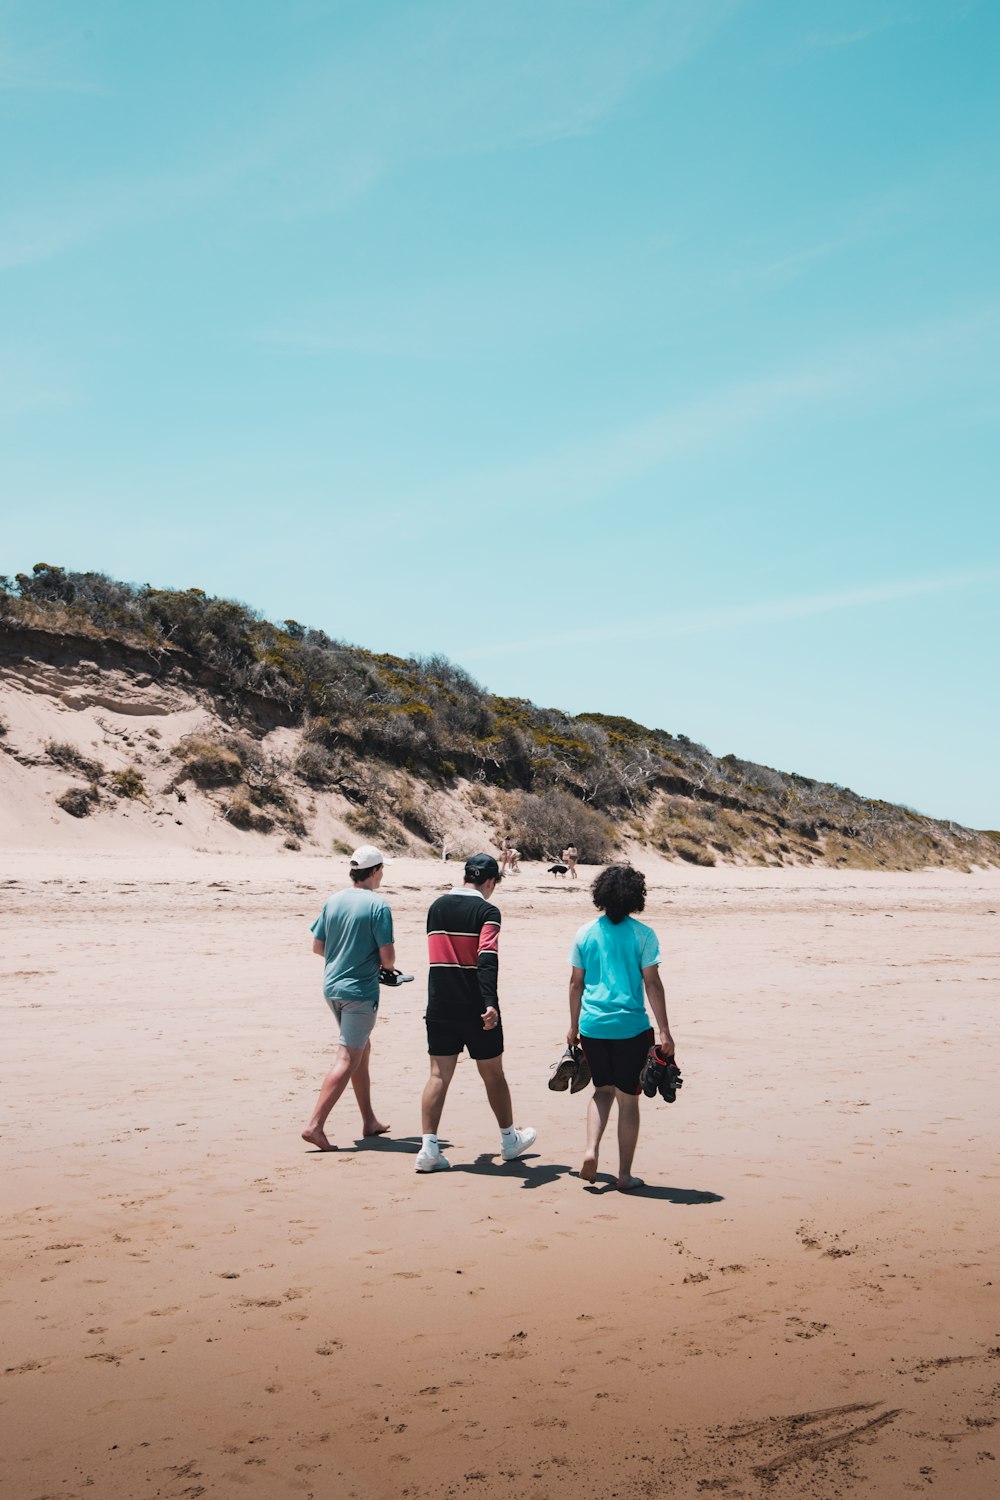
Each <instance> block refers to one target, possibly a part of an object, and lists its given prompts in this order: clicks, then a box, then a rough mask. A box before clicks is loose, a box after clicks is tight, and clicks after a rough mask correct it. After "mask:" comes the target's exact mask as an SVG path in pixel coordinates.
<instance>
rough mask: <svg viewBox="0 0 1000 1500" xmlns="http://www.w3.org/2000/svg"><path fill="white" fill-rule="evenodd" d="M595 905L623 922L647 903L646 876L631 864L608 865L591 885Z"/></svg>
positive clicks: (614, 919)
mask: <svg viewBox="0 0 1000 1500" xmlns="http://www.w3.org/2000/svg"><path fill="white" fill-rule="evenodd" d="M590 894H591V895H592V896H593V898H594V905H595V906H596V907H597V909H598V910H599V911H603V912H606V913H607V916H608V917H609V918H610V920H611V921H612V922H615V923H618V922H621V921H622V920H623V919H624V918H625V917H630V916H631V915H632V913H633V912H634V911H642V909H643V907H644V906H645V905H646V877H645V875H644V874H643V873H642V871H641V870H634V869H633V868H632V866H631V865H608V867H607V869H606V870H602V871H601V873H600V875H598V877H597V879H596V880H595V881H594V883H593V885H592V886H591V887H590Z"/></svg>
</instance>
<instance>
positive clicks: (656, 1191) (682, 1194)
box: [586, 1172, 725, 1208]
mask: <svg viewBox="0 0 1000 1500" xmlns="http://www.w3.org/2000/svg"><path fill="white" fill-rule="evenodd" d="M598 1179H599V1180H598V1181H597V1182H595V1183H594V1184H593V1185H592V1186H590V1187H588V1188H587V1189H586V1191H587V1192H588V1193H592V1194H594V1195H595V1196H596V1197H603V1195H604V1194H605V1193H617V1191H618V1189H617V1187H616V1186H615V1182H616V1179H615V1178H614V1177H612V1176H611V1174H610V1173H609V1172H599V1173H598ZM621 1196H622V1197H623V1198H658V1199H659V1200H660V1202H661V1203H677V1204H679V1205H681V1206H682V1207H683V1206H686V1207H688V1208H690V1207H693V1206H694V1205H695V1204H697V1203H723V1202H725V1199H724V1198H723V1196H722V1194H721V1193H703V1192H701V1191H700V1190H699V1189H698V1188H681V1187H654V1186H653V1185H652V1184H651V1183H648V1182H644V1183H643V1185H642V1187H639V1188H633V1189H632V1191H631V1192H629V1193H622V1195H621Z"/></svg>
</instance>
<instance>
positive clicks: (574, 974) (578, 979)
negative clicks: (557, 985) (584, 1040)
mask: <svg viewBox="0 0 1000 1500" xmlns="http://www.w3.org/2000/svg"><path fill="white" fill-rule="evenodd" d="M582 1004H583V970H582V969H578V968H576V967H575V966H574V967H573V968H572V969H570V971H569V1030H568V1031H567V1033H566V1041H567V1043H568V1044H569V1046H570V1047H578V1046H579V1045H580V1006H581V1005H582Z"/></svg>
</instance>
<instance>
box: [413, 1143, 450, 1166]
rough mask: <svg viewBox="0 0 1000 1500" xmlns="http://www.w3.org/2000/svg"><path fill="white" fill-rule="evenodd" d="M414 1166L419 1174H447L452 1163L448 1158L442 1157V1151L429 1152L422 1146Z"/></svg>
mask: <svg viewBox="0 0 1000 1500" xmlns="http://www.w3.org/2000/svg"><path fill="white" fill-rule="evenodd" d="M414 1165H415V1166H416V1169H417V1171H418V1172H446V1171H447V1170H448V1168H449V1167H450V1166H451V1162H450V1161H449V1160H448V1158H447V1157H446V1156H442V1155H441V1152H440V1151H428V1150H427V1149H426V1147H423V1146H422V1147H421V1148H420V1150H419V1151H418V1152H417V1159H416V1162H415V1163H414Z"/></svg>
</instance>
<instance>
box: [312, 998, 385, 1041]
mask: <svg viewBox="0 0 1000 1500" xmlns="http://www.w3.org/2000/svg"><path fill="white" fill-rule="evenodd" d="M324 998H325V999H326V1003H327V1005H328V1006H329V1007H330V1009H331V1010H332V1011H333V1013H334V1015H335V1016H336V1018H337V1025H338V1026H339V1027H340V1044H341V1046H342V1047H355V1048H357V1050H358V1051H359V1052H360V1051H362V1050H363V1048H364V1047H365V1044H366V1043H367V1041H368V1038H369V1037H370V1036H371V1034H372V1029H373V1027H374V1025H375V1020H376V1018H377V1016H378V1001H377V1000H331V999H330V998H329V996H325V997H324Z"/></svg>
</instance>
